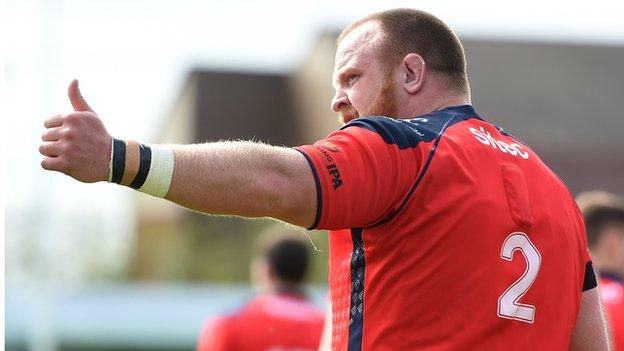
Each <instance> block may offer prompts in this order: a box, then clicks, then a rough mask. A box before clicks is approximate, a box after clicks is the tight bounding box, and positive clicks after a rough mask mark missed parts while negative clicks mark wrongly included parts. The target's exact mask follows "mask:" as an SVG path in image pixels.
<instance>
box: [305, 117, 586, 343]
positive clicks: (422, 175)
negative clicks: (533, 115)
mask: <svg viewBox="0 0 624 351" xmlns="http://www.w3.org/2000/svg"><path fill="white" fill-rule="evenodd" d="M297 149H298V150H299V151H301V152H302V153H303V154H304V155H305V156H306V158H307V159H308V161H309V163H310V165H311V168H312V170H313V173H314V175H315V181H316V184H317V194H318V212H317V216H316V220H315V223H314V225H313V228H319V229H330V230H331V231H330V233H329V236H330V272H329V273H330V277H329V284H330V295H331V300H332V307H333V321H332V322H333V335H332V349H333V350H349V351H352V350H375V351H377V350H497V349H505V350H563V349H566V348H567V347H568V344H569V341H570V337H571V333H572V330H573V328H574V325H575V321H576V316H577V313H578V308H579V303H580V297H581V292H582V290H583V289H584V282H585V281H584V278H585V273H586V269H587V267H591V263H590V262H589V255H588V252H587V247H586V239H585V229H584V225H583V221H582V217H581V215H580V212H579V210H578V208H577V206H576V203H575V202H574V199H573V198H572V196H571V194H570V193H569V192H568V190H567V189H566V186H565V185H564V184H563V182H562V181H561V180H560V179H559V178H558V177H557V176H556V175H555V174H554V173H553V172H552V171H551V170H550V169H549V168H548V167H546V166H545V165H544V163H542V161H541V160H540V159H539V158H538V156H537V155H536V154H535V153H534V152H533V151H531V150H530V149H529V148H528V147H527V146H526V145H524V144H523V143H521V142H519V141H518V140H516V139H514V138H513V137H511V136H510V135H508V134H506V133H504V132H503V131H502V129H500V128H498V127H496V126H494V125H492V124H490V123H488V122H486V121H484V120H483V119H481V118H480V117H479V116H478V115H477V113H476V112H475V111H474V109H473V108H472V107H471V106H468V105H465V106H454V107H449V108H446V109H443V110H440V111H436V112H433V113H431V114H427V115H423V116H420V117H418V118H414V119H411V120H396V119H390V118H385V117H366V118H358V119H356V120H353V121H351V122H350V123H348V124H347V125H345V126H344V127H343V128H341V130H339V131H336V132H334V133H332V134H330V135H329V136H328V137H327V138H326V139H324V140H321V141H319V142H317V143H315V144H314V145H307V146H301V147H298V148H297ZM589 271H590V272H591V269H590V270H589ZM589 276H591V277H593V275H589ZM593 286H595V277H594V281H593V284H592V282H591V279H590V280H589V283H588V284H586V286H585V288H590V287H593Z"/></svg>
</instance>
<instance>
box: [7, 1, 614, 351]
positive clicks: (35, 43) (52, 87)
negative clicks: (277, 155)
mask: <svg viewBox="0 0 624 351" xmlns="http://www.w3.org/2000/svg"><path fill="white" fill-rule="evenodd" d="M409 5H410V4H409V2H407V1H405V2H396V4H388V5H384V7H379V5H376V4H373V2H371V3H370V4H366V3H360V2H358V5H356V4H355V3H350V2H347V3H345V4H340V5H336V4H333V3H331V2H329V1H326V2H319V3H318V4H315V5H295V4H289V3H287V2H285V1H274V2H271V3H270V4H267V3H265V2H262V3H260V2H258V3H256V2H253V1H240V2H239V3H235V4H229V5H223V4H221V5H216V4H209V3H201V2H199V1H193V0H184V1H178V2H176V3H172V2H167V1H156V2H143V1H136V2H128V3H127V2H123V1H111V2H109V3H108V4H106V5H104V4H100V3H98V2H80V1H77V0H76V1H71V0H65V1H53V0H49V1H46V0H39V1H37V0H30V1H21V2H18V1H8V2H7V5H6V8H7V10H8V11H6V12H4V13H3V14H2V15H3V16H4V19H5V20H6V21H2V19H3V18H2V17H0V23H4V26H5V28H3V29H7V30H3V31H1V32H3V33H18V32H19V33H20V34H19V35H17V34H15V35H14V36H13V35H7V36H5V37H4V38H3V39H4V41H5V42H6V43H7V45H6V48H7V49H6V50H7V51H6V54H5V56H4V60H5V61H4V62H5V65H6V67H5V72H6V78H5V80H6V81H5V85H6V93H5V96H3V97H2V98H3V100H4V101H6V104H4V103H3V102H2V101H0V104H2V105H4V106H2V108H3V111H2V112H3V115H6V116H9V118H16V119H17V120H16V121H15V125H13V124H11V129H10V130H8V131H7V130H5V131H4V132H5V133H7V135H6V137H5V138H4V139H5V148H4V150H5V151H4V152H5V153H6V156H5V157H6V161H7V162H6V163H5V165H6V167H5V171H4V172H5V177H6V182H7V188H6V197H5V206H6V270H5V272H6V290H5V291H6V302H5V309H6V318H5V323H6V327H5V333H6V343H5V346H6V348H7V349H8V350H136V349H150V350H155V349H161V350H184V349H188V350H190V349H193V347H194V343H195V337H196V335H197V332H198V331H199V327H200V326H201V323H202V322H203V320H204V319H205V318H207V317H208V316H210V315H214V314H218V313H224V312H227V311H231V310H233V309H234V308H235V307H236V306H238V305H240V304H242V303H243V302H244V300H245V299H246V298H247V297H249V296H251V293H250V290H249V286H248V283H247V282H248V278H249V272H248V266H249V260H250V259H251V257H252V253H253V250H254V241H255V240H256V237H257V236H258V234H260V233H261V232H263V231H265V230H267V228H269V227H270V226H271V225H273V222H272V221H270V220H266V219H259V220H253V221H250V220H244V219H240V218H225V217H210V216H205V215H201V214H197V213H194V212H190V211H187V210H184V209H182V208H180V207H178V206H176V205H173V204H171V203H168V202H166V201H163V200H160V199H154V198H152V197H149V196H147V195H144V194H140V193H133V192H131V191H129V190H127V189H122V188H120V187H115V186H112V185H108V184H94V185H85V184H80V183H77V182H75V181H73V180H70V179H68V178H67V177H64V176H61V175H56V174H50V173H45V172H43V171H42V170H41V169H40V168H39V167H38V155H37V153H36V148H37V145H38V139H39V135H40V134H41V132H42V131H43V130H42V127H41V122H42V120H43V119H44V118H45V117H47V116H48V115H51V114H53V113H56V112H59V111H67V106H68V103H67V101H66V98H65V95H64V92H65V89H66V85H67V83H68V82H69V81H70V79H71V78H73V77H74V76H77V77H78V78H81V83H82V84H81V85H82V90H83V93H84V94H85V97H86V99H87V101H89V102H90V103H91V105H92V106H93V107H94V108H95V109H96V111H98V113H99V114H100V115H101V116H102V118H103V120H104V122H105V124H106V125H107V128H109V131H110V132H111V133H112V134H113V135H115V136H117V137H121V138H131V139H137V140H141V141H146V142H171V143H195V142H204V141H214V140H219V139H255V140H262V141H265V142H269V143H272V144H281V145H299V144H304V143H311V142H313V141H315V140H317V139H320V138H323V137H324V136H325V135H327V134H328V133H329V132H330V131H332V130H335V129H336V128H337V127H338V123H337V117H336V116H335V114H334V113H332V112H331V110H330V109H329V102H330V100H331V97H332V95H333V89H332V86H331V70H332V67H333V55H334V49H335V39H336V36H337V34H338V31H339V29H340V28H341V27H342V26H344V25H345V24H347V23H348V22H349V21H351V20H353V19H356V18H358V17H361V16H363V15H365V14H368V13H370V12H373V11H378V10H381V9H385V8H391V7H401V6H409ZM525 5H527V4H525ZM559 5H561V4H559ZM298 6H299V7H298ZM301 6H304V8H301ZM305 6H307V7H305ZM523 6H524V5H523ZM238 7H243V8H245V9H246V11H244V13H241V12H240V11H238V10H237V9H238ZM526 7H527V8H528V9H527V8H518V9H512V10H515V12H514V13H513V15H512V14H511V13H509V12H507V11H509V10H503V9H502V8H499V7H496V6H493V5H491V4H489V3H486V2H482V3H480V2H475V3H471V4H470V8H459V9H458V8H451V7H444V6H442V5H436V4H434V2H423V7H422V8H423V9H425V10H429V11H431V12H433V13H435V14H436V15H438V16H440V17H441V18H442V19H444V20H447V21H448V22H449V24H450V25H451V26H453V27H454V28H455V29H456V30H457V32H458V34H459V35H460V37H461V39H462V41H463V42H464V45H465V49H466V54H467V58H468V67H469V77H470V81H471V83H472V93H473V102H474V105H475V107H476V108H477V111H479V112H480V113H481V115H482V116H483V117H485V118H486V119H488V120H490V121H491V122H493V123H495V124H499V125H501V126H503V127H504V128H505V129H506V130H507V131H508V132H510V133H512V134H514V135H516V136H517V137H519V138H520V139H521V140H523V141H525V142H526V143H528V144H529V145H531V146H532V147H533V148H534V149H535V150H536V151H537V152H538V154H540V155H541V157H542V158H543V159H544V161H545V162H546V163H547V164H548V165H550V166H551V167H552V168H553V169H554V170H555V171H556V172H557V173H558V174H559V175H560V176H561V177H562V178H563V179H564V181H566V182H567V184H568V185H569V187H570V189H571V190H572V191H573V192H575V193H577V192H579V191H582V190H586V189H594V188H601V189H606V190H609V191H611V192H614V193H618V194H624V188H623V186H622V185H623V184H624V152H623V151H622V150H624V141H622V138H621V137H620V134H621V132H622V131H624V118H623V117H624V116H622V112H621V110H620V108H619V103H620V100H621V99H622V98H624V70H622V69H621V62H624V25H621V24H620V25H619V26H614V25H605V24H601V23H603V22H609V21H608V19H609V18H610V17H609V16H614V15H613V14H611V12H610V11H608V7H605V6H602V8H601V6H599V5H596V6H595V7H591V8H587V9H585V14H584V17H582V18H584V19H586V18H588V16H589V17H591V16H590V15H591V14H596V15H599V17H601V19H602V21H598V22H596V23H598V24H593V22H592V25H589V24H587V23H585V27H583V26H577V27H575V26H574V25H573V24H574V23H578V22H580V21H579V18H580V17H578V16H579V15H578V14H576V13H575V12H574V11H572V12H570V13H567V11H569V10H562V9H561V8H560V6H555V7H553V8H550V9H548V8H544V7H543V6H542V7H540V8H542V9H543V11H544V13H537V14H536V13H533V11H531V10H530V8H531V6H528V5H527V6H526ZM562 11H563V12H564V13H567V14H568V15H569V16H568V17H567V18H565V16H561V15H562ZM570 11H571V10H570ZM465 13H469V14H471V16H463V15H462V14H465ZM555 15H556V16H559V17H557V18H555V17H554V16H555ZM575 16H577V17H575ZM468 17H472V19H466V18H468ZM605 17H607V18H605ZM549 20H550V22H551V23H547V22H548V21H549ZM557 21H559V22H557ZM614 21H615V20H614ZM614 21H611V22H610V23H616V22H614ZM618 21H619V19H618ZM484 23H485V24H484ZM617 23H620V22H617ZM168 26H170V27H168ZM590 27H591V29H588V28H590ZM33 28H34V29H33ZM20 31H21V32H20ZM167 55H168V56H167ZM14 116H15V117H14ZM9 134H10V135H9ZM302 235H309V240H310V242H311V245H315V246H316V247H318V250H317V251H316V252H315V254H314V255H313V265H312V274H311V276H310V281H311V286H310V293H311V294H312V295H313V297H314V298H315V299H316V301H317V302H318V304H319V305H322V304H324V294H325V291H326V288H325V285H326V282H325V279H326V272H327V240H326V236H325V235H324V233H323V232H318V231H317V232H312V233H306V232H304V231H302Z"/></svg>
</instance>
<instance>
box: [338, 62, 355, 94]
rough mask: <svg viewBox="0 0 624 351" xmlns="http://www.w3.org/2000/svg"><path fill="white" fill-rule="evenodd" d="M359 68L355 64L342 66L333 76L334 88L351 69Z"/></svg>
mask: <svg viewBox="0 0 624 351" xmlns="http://www.w3.org/2000/svg"><path fill="white" fill-rule="evenodd" d="M356 69H357V68H356V67H354V66H353V65H349V66H346V67H342V68H341V69H339V70H338V72H336V74H335V75H334V76H333V77H332V85H333V86H334V89H335V88H336V87H337V86H339V85H340V83H341V81H343V80H344V77H345V76H346V75H347V74H348V73H349V72H351V71H353V70H356Z"/></svg>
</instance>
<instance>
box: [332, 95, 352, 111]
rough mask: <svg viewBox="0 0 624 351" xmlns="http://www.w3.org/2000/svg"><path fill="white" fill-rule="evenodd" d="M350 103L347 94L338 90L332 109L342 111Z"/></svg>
mask: <svg viewBox="0 0 624 351" xmlns="http://www.w3.org/2000/svg"><path fill="white" fill-rule="evenodd" d="M349 104H350V102H349V99H348V98H347V95H345V94H342V93H341V92H340V91H337V92H336V95H334V98H333V99H332V102H331V109H332V111H334V112H340V111H342V110H344V109H345V108H346V107H348V106H349Z"/></svg>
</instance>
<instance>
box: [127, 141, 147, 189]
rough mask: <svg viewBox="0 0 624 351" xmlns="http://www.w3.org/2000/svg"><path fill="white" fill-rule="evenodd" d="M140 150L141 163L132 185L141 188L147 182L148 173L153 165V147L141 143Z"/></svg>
mask: <svg viewBox="0 0 624 351" xmlns="http://www.w3.org/2000/svg"><path fill="white" fill-rule="evenodd" d="M139 151H140V155H141V162H140V164H139V171H138V172H137V175H136V177H134V179H133V180H132V183H130V187H131V188H134V189H139V188H140V187H142V186H143V183H145V180H146V179H147V175H148V174H149V170H150V166H151V165H152V149H150V147H149V146H147V145H144V144H141V145H139Z"/></svg>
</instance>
